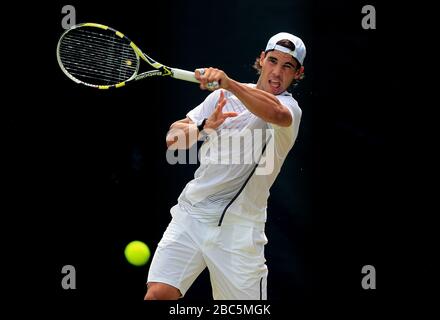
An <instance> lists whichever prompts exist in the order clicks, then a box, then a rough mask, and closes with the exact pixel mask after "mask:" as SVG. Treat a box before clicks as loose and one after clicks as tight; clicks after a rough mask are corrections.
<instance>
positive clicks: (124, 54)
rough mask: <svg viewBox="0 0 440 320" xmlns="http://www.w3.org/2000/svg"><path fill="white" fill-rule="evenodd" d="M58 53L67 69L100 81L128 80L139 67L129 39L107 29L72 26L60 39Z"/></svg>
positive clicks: (78, 76)
mask: <svg viewBox="0 0 440 320" xmlns="http://www.w3.org/2000/svg"><path fill="white" fill-rule="evenodd" d="M104 32H108V33H104ZM59 55H60V59H61V62H62V64H63V66H64V68H65V69H66V70H67V72H69V73H70V74H71V75H73V76H74V77H75V78H77V79H78V80H81V81H83V82H89V83H93V84H97V85H112V84H117V83H119V82H122V81H126V80H128V79H129V78H131V77H132V76H133V75H134V74H136V72H137V69H138V58H137V56H136V54H135V52H134V50H133V49H132V48H131V46H130V45H129V43H128V42H127V41H126V40H125V39H123V38H121V37H119V36H117V35H116V34H115V33H113V32H112V33H110V31H106V30H102V32H101V30H99V32H95V31H90V30H87V28H77V29H72V30H71V32H68V33H67V34H65V36H64V37H63V39H62V40H61V42H60V46H59Z"/></svg>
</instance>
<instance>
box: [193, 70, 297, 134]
mask: <svg viewBox="0 0 440 320" xmlns="http://www.w3.org/2000/svg"><path fill="white" fill-rule="evenodd" d="M205 70H206V71H205V74H204V75H203V76H200V72H199V71H198V70H196V73H195V74H196V78H197V79H198V80H199V81H200V87H201V88H202V89H210V88H208V86H207V83H208V82H213V81H217V82H218V83H219V84H220V88H224V89H226V90H228V91H230V92H231V93H233V94H234V95H235V96H236V97H237V98H238V99H240V101H241V102H243V104H244V105H245V106H246V108H247V109H248V110H249V111H250V112H252V113H253V114H255V115H256V116H257V117H259V118H261V119H263V120H264V121H266V122H269V123H273V124H276V125H278V126H282V127H288V126H290V125H291V124H292V120H293V119H292V114H291V113H290V111H289V109H287V107H285V106H284V105H282V104H281V102H280V101H279V100H278V99H277V98H276V97H275V96H274V95H273V94H271V93H268V92H266V91H263V90H260V89H256V88H251V87H249V86H247V85H245V84H243V83H240V82H237V81H235V80H233V79H231V78H229V77H228V76H227V75H226V74H225V73H224V72H223V71H222V70H218V69H214V68H208V69H205Z"/></svg>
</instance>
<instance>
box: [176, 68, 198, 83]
mask: <svg viewBox="0 0 440 320" xmlns="http://www.w3.org/2000/svg"><path fill="white" fill-rule="evenodd" d="M171 71H172V72H173V78H176V79H180V80H185V81H190V82H195V83H200V81H199V80H197V79H196V77H195V76H194V72H191V71H186V70H182V69H176V68H171Z"/></svg>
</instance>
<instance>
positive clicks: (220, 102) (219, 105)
mask: <svg viewBox="0 0 440 320" xmlns="http://www.w3.org/2000/svg"><path fill="white" fill-rule="evenodd" d="M227 101H228V100H227V99H226V98H225V92H224V91H223V90H221V91H220V97H219V98H218V100H217V107H216V109H217V110H218V111H220V110H221V109H222V108H223V107H224V106H225V104H226V102H227Z"/></svg>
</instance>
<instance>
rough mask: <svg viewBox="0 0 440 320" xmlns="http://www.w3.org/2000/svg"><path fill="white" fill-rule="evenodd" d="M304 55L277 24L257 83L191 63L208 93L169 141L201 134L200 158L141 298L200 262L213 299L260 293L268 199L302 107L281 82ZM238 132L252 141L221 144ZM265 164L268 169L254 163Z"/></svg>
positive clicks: (189, 278)
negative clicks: (228, 160) (251, 157)
mask: <svg viewBox="0 0 440 320" xmlns="http://www.w3.org/2000/svg"><path fill="white" fill-rule="evenodd" d="M305 55H306V48H305V45H304V43H303V41H302V40H301V39H300V38H298V37H296V36H294V35H292V34H289V33H284V32H282V33H278V34H276V35H274V36H273V37H271V38H270V39H269V41H268V43H267V45H266V48H265V50H264V51H262V52H261V54H260V56H259V57H258V58H257V59H256V63H255V65H254V67H255V68H256V69H257V70H258V74H259V78H258V81H257V84H256V85H255V84H244V83H240V82H238V81H235V80H233V79H231V78H230V77H228V75H227V74H226V73H225V72H224V71H222V70H219V69H215V68H203V69H197V70H196V72H195V74H196V78H197V79H198V80H199V81H200V87H201V89H203V90H209V91H212V92H211V93H210V94H209V95H208V97H207V98H206V99H205V100H204V101H203V102H202V103H201V104H200V105H198V106H197V107H196V108H194V109H193V110H191V111H190V112H189V113H188V114H187V116H186V118H185V119H182V120H179V121H177V122H175V123H173V124H172V125H171V128H170V131H169V133H168V134H167V145H168V147H169V148H172V147H173V146H174V147H175V146H176V144H178V143H180V144H181V146H180V147H182V145H183V147H184V148H189V147H190V146H191V145H192V144H194V143H195V142H196V141H197V139H202V140H204V142H203V144H202V146H201V149H200V153H201V157H200V166H199V168H198V169H197V171H196V172H195V175H194V179H193V180H191V181H190V182H189V183H188V184H187V185H186V186H185V188H184V190H183V191H182V193H181V194H180V196H179V198H178V201H177V204H176V205H175V206H174V207H172V208H171V215H172V220H171V222H170V224H169V225H168V227H167V229H166V231H165V233H164V234H163V237H162V239H161V241H160V242H159V244H158V247H157V250H156V251H155V254H154V257H153V259H152V262H151V266H150V270H149V273H148V281H147V283H148V289H147V293H146V296H145V299H146V300H174V299H179V298H181V297H183V296H184V295H185V293H186V292H187V291H188V289H189V288H190V287H191V285H192V283H193V282H194V280H195V279H196V278H197V277H198V276H199V275H200V273H201V272H202V271H203V270H204V269H205V268H206V267H207V268H208V270H209V274H210V280H211V286H212V295H213V298H214V299H216V300H266V299H267V290H266V288H267V275H268V269H267V266H266V264H265V262H266V260H265V257H264V246H265V244H266V243H267V238H266V236H265V233H264V226H265V222H266V208H267V199H268V197H269V189H270V187H271V186H272V184H273V183H274V181H275V179H276V177H277V175H278V173H279V172H280V169H281V166H282V164H283V162H284V160H285V158H286V156H287V154H288V152H289V151H290V150H291V148H292V146H293V144H294V142H295V139H296V137H297V134H298V130H299V124H300V119H301V109H300V108H299V106H298V103H297V102H296V101H295V99H294V98H293V97H292V95H291V94H290V93H289V92H288V91H287V90H288V88H289V87H290V86H291V85H294V84H295V83H297V82H298V80H300V79H301V78H302V77H303V75H304V66H303V63H304V58H305ZM194 132H195V133H196V134H195V135H194V134H192V133H194ZM244 132H246V133H248V137H249V136H250V137H253V139H252V143H247V142H244V143H235V144H234V143H232V147H231V144H229V145H228V144H226V143H221V142H219V141H220V140H222V141H227V140H228V139H231V138H232V139H233V138H234V137H235V138H236V137H237V136H239V135H240V134H243V133H244ZM249 133H250V134H249ZM192 136H194V137H195V138H193V139H191V137H192ZM257 137H262V138H261V139H257ZM182 141H183V142H184V143H183V144H182ZM268 150H272V152H271V154H272V155H271V156H270V155H269V152H268ZM202 151H203V152H202ZM214 151H215V152H214ZM249 153H253V154H254V155H257V157H253V159H254V160H253V161H251V162H249V161H248V162H246V161H242V162H240V161H239V162H238V163H237V162H231V163H225V161H217V160H218V159H217V158H218V157H219V156H220V158H221V159H222V160H224V159H231V157H232V158H234V157H236V159H245V158H246V155H248V154H249ZM237 156H240V157H237ZM263 162H264V163H265V165H266V166H267V167H268V168H270V170H260V171H259V169H262V168H261V166H262V164H263ZM268 164H269V165H268Z"/></svg>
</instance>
